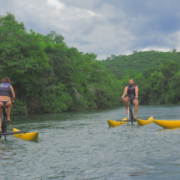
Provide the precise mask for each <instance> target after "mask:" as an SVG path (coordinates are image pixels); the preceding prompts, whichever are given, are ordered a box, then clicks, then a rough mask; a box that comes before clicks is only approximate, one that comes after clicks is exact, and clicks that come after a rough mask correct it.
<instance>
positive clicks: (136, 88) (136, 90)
mask: <svg viewBox="0 0 180 180" xmlns="http://www.w3.org/2000/svg"><path fill="white" fill-rule="evenodd" d="M138 91H139V89H138V86H136V87H135V93H136V97H135V98H138Z"/></svg>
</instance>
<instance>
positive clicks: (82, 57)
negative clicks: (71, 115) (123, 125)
mask: <svg viewBox="0 0 180 180" xmlns="http://www.w3.org/2000/svg"><path fill="white" fill-rule="evenodd" d="M4 76H8V77H10V79H11V80H12V85H13V87H14V89H15V92H16V100H15V105H14V106H13V108H12V113H13V114H35V113H53V112H62V111H72V110H83V109H98V108H107V107H112V106H115V105H119V104H120V102H121V96H120V95H121V92H120V90H119V89H120V87H121V83H120V81H119V80H118V79H117V78H115V76H114V75H113V74H110V73H108V72H107V71H106V70H105V69H103V68H102V65H101V64H100V62H99V61H97V60H96V55H95V54H93V53H92V54H88V53H86V54H84V53H82V52H79V51H78V50H77V49H76V48H74V47H68V46H67V45H66V43H65V42H64V38H63V36H62V35H60V34H57V33H56V32H54V31H52V32H50V33H49V34H47V35H42V34H39V33H35V32H34V31H33V30H30V32H28V31H27V30H26V28H25V25H24V24H23V23H19V22H17V21H16V19H15V17H14V15H13V14H11V13H8V14H7V15H6V16H4V17H0V77H1V78H2V77H4Z"/></svg>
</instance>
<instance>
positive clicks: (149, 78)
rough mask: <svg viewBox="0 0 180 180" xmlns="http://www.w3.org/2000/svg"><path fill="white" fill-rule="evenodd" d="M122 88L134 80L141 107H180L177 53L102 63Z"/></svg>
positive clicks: (138, 54)
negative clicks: (168, 105) (152, 105)
mask: <svg viewBox="0 0 180 180" xmlns="http://www.w3.org/2000/svg"><path fill="white" fill-rule="evenodd" d="M101 64H102V65H104V68H107V69H108V71H109V72H111V73H112V74H114V75H116V77H117V78H118V79H119V80H120V81H121V83H122V85H123V86H125V85H127V82H128V80H129V79H130V78H133V79H134V81H135V83H136V84H137V85H138V86H139V100H140V103H141V104H176V103H180V94H179V90H180V52H176V50H175V49H173V51H172V52H157V51H147V52H134V54H132V55H129V56H114V55H112V57H111V58H107V59H106V60H105V61H102V63H101Z"/></svg>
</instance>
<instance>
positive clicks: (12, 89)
mask: <svg viewBox="0 0 180 180" xmlns="http://www.w3.org/2000/svg"><path fill="white" fill-rule="evenodd" d="M10 89H11V95H12V99H11V101H12V102H14V99H15V92H14V88H13V87H12V86H11V85H10Z"/></svg>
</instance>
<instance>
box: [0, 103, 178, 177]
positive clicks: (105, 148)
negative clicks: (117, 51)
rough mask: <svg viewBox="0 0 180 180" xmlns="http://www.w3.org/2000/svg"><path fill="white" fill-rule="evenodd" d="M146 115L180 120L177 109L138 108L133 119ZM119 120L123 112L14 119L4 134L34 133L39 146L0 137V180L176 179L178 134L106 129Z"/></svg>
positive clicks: (124, 127)
mask: <svg viewBox="0 0 180 180" xmlns="http://www.w3.org/2000/svg"><path fill="white" fill-rule="evenodd" d="M152 115H153V116H154V118H155V119H180V106H140V109H139V114H138V118H141V119H147V118H148V117H150V116H152ZM124 117H126V115H125V109H124V107H118V108H113V109H106V110H95V111H81V112H68V113H59V114H44V115H33V116H14V117H12V118H11V120H12V122H11V123H10V124H9V126H8V129H9V130H11V129H12V128H13V127H15V128H17V129H20V130H26V131H39V141H38V142H28V141H23V140H21V139H17V138H14V137H13V136H8V137H7V140H6V141H5V140H4V139H3V138H2V139H1V140H0V164H1V167H0V179H1V180H2V179H5V180H14V179H15V180H16V179H17V180H29V179H37V180H41V179H42V180H46V179H63V180H94V179H100V180H101V179H102V180H111V179H112V180H114V179H115V180H116V179H117V180H119V179H127V180H131V179H133V180H134V179H135V180H141V179H146V180H148V179H163V180H164V179H171V180H172V179H173V180H174V179H180V129H175V130H165V129H162V128H161V127H160V126H158V125H156V124H155V123H152V124H150V125H147V126H143V127H138V126H137V125H134V126H131V125H129V126H127V125H126V124H125V125H122V126H118V127H116V128H108V124H107V119H114V120H120V119H122V118H124ZM135 175H136V176H135Z"/></svg>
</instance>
